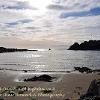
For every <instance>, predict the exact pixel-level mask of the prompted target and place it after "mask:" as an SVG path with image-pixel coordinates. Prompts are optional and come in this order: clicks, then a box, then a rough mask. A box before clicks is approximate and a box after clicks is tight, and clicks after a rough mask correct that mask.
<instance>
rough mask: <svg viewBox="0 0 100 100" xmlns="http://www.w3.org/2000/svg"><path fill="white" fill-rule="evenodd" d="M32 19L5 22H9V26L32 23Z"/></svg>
mask: <svg viewBox="0 0 100 100" xmlns="http://www.w3.org/2000/svg"><path fill="white" fill-rule="evenodd" d="M32 21H33V20H31V19H23V20H18V21H15V22H10V23H5V24H7V25H8V26H15V25H17V24H25V23H30V22H32Z"/></svg>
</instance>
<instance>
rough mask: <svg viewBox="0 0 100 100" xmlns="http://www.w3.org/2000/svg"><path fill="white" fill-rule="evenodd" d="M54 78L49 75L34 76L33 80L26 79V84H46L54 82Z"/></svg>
mask: <svg viewBox="0 0 100 100" xmlns="http://www.w3.org/2000/svg"><path fill="white" fill-rule="evenodd" d="M53 78H54V77H51V76H49V75H40V76H38V77H37V76H34V77H32V78H28V79H24V81H25V82H28V81H45V82H52V79H53Z"/></svg>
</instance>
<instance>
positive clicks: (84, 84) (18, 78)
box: [0, 70, 100, 100]
mask: <svg viewBox="0 0 100 100" xmlns="http://www.w3.org/2000/svg"><path fill="white" fill-rule="evenodd" d="M42 74H47V75H50V76H53V77H56V79H55V80H53V81H52V82H43V81H34V82H23V80H24V79H25V78H28V77H33V76H38V75H42ZM94 79H100V75H99V74H98V73H90V74H85V73H83V74H82V73H38V74H35V73H25V72H16V71H4V70H2V71H0V88H1V89H0V90H1V91H0V94H1V96H0V98H4V100H67V99H69V100H78V99H79V97H80V95H82V94H84V93H86V91H87V89H88V87H89V85H90V83H91V81H92V80H94ZM4 88H5V89H4ZM8 88H9V89H8ZM11 88H12V89H11ZM7 89H8V90H7ZM21 89H22V90H21ZM45 90H46V91H45ZM5 95H6V96H5Z"/></svg>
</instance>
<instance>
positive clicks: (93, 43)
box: [68, 40, 100, 50]
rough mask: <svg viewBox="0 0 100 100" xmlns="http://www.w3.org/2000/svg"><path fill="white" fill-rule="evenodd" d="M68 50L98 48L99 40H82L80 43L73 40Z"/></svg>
mask: <svg viewBox="0 0 100 100" xmlns="http://www.w3.org/2000/svg"><path fill="white" fill-rule="evenodd" d="M68 50H100V40H89V41H84V42H83V43H81V44H78V43H77V42H75V43H74V44H73V45H71V46H70V47H69V49H68Z"/></svg>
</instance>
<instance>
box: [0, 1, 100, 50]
mask: <svg viewBox="0 0 100 100" xmlns="http://www.w3.org/2000/svg"><path fill="white" fill-rule="evenodd" d="M90 39H94V40H95V39H96V40H100V0H0V46H6V47H18V48H34V47H50V46H52V45H53V46H57V45H60V46H61V45H70V44H72V43H73V42H76V41H77V42H82V41H85V40H90Z"/></svg>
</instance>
